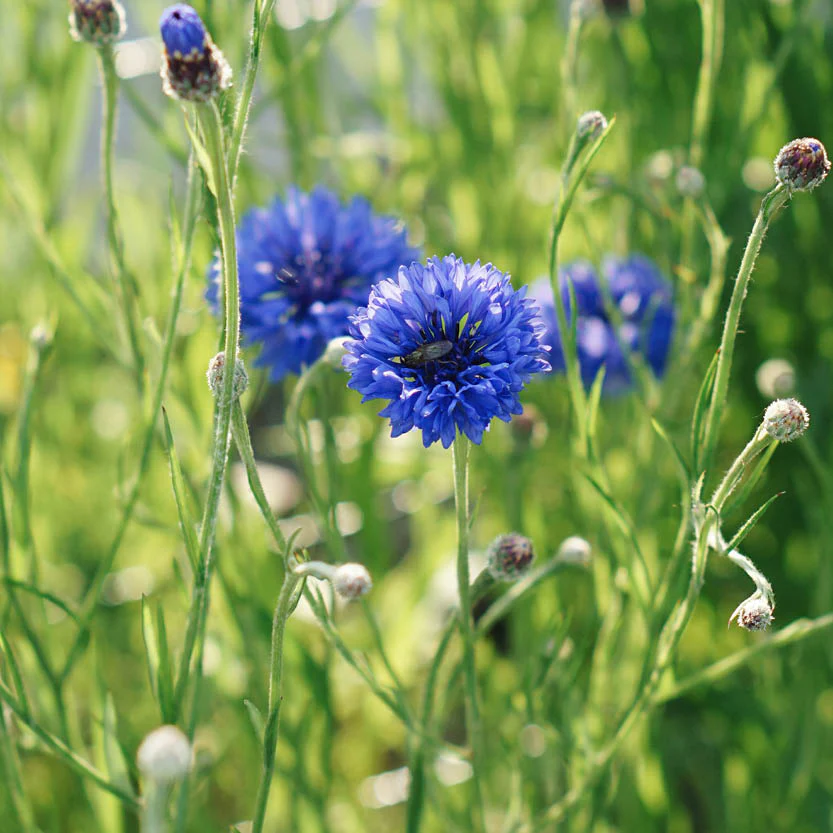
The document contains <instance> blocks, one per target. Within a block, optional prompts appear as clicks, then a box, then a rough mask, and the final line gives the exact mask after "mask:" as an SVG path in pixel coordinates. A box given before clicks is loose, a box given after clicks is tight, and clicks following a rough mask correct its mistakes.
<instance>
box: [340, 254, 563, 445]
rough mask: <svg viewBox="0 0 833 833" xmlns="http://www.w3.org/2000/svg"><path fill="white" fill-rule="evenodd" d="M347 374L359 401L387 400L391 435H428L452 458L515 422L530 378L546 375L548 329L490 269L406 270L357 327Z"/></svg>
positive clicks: (448, 261) (438, 262)
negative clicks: (460, 439)
mask: <svg viewBox="0 0 833 833" xmlns="http://www.w3.org/2000/svg"><path fill="white" fill-rule="evenodd" d="M350 335H351V336H352V337H353V339H354V340H353V341H349V342H347V345H346V346H347V355H346V356H345V357H344V367H345V368H346V369H347V370H348V371H349V373H350V381H349V382H348V383H347V385H348V387H350V388H352V389H353V390H357V391H359V393H361V394H362V396H363V398H362V401H363V402H366V401H367V400H369V399H387V400H388V402H389V404H388V405H386V406H385V407H384V408H383V409H382V411H381V412H380V415H381V416H383V417H388V418H389V419H390V421H391V429H392V430H391V435H392V436H394V437H398V436H399V435H400V434H404V433H405V432H406V431H410V430H411V429H412V428H418V429H420V430H421V431H422V442H423V444H424V445H425V446H426V447H428V446H429V445H431V444H432V443H435V442H437V440H440V441H441V442H442V444H443V446H444V447H445V448H448V447H449V446H450V445H451V443H452V442H453V441H454V437H455V436H456V433H457V430H458V429H459V431H460V432H461V433H462V434H465V435H466V436H467V437H468V438H469V439H470V440H471V441H472V442H474V443H480V442H481V440H482V439H483V432H484V431H486V430H487V429H488V427H489V423H490V422H491V421H492V418H493V417H498V418H499V419H502V420H503V421H504V422H508V421H509V420H510V419H511V417H512V414H518V413H520V412H521V404H520V400H519V399H518V394H519V393H520V391H521V389H522V388H523V386H524V385H525V384H526V382H528V381H529V379H530V378H531V376H532V374H533V373H540V372H543V371H546V370H548V369H549V363H548V362H547V359H546V355H547V349H548V348H547V347H546V345H545V343H544V341H543V336H544V324H543V322H542V321H541V318H540V317H539V309H538V305H537V304H536V303H535V302H534V301H532V300H531V299H529V298H527V297H526V288H523V289H521V290H517V291H516V290H514V289H513V288H512V284H511V282H510V279H509V276H508V275H507V274H505V273H503V272H501V271H499V270H498V269H496V268H495V267H494V266H492V264H491V263H487V264H485V265H483V264H481V263H480V261H477V262H476V263H474V264H469V263H464V262H463V260H462V259H461V258H458V257H455V256H454V255H449V256H447V257H444V258H438V257H434V258H431V259H430V260H428V262H427V263H426V264H425V265H423V264H420V263H413V264H411V265H410V266H408V267H404V266H403V267H402V268H400V270H399V274H398V276H397V277H396V278H389V279H387V280H384V281H381V282H380V283H378V284H377V285H376V286H374V287H373V289H372V290H371V293H370V299H369V300H368V303H367V307H366V308H363V309H360V310H359V311H358V312H357V313H356V314H355V315H354V316H352V317H351V319H350Z"/></svg>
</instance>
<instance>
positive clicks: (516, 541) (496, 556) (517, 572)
mask: <svg viewBox="0 0 833 833" xmlns="http://www.w3.org/2000/svg"><path fill="white" fill-rule="evenodd" d="M486 558H487V567H486V568H487V569H488V571H489V572H490V573H491V575H492V578H494V579H496V580H497V581H516V580H517V579H519V578H521V576H523V574H524V573H525V572H526V571H527V570H528V569H529V566H530V564H532V560H533V559H534V558H535V553H534V552H533V549H532V541H530V540H529V538H525V537H524V536H523V535H520V534H519V533H517V532H510V533H509V534H507V535H500V536H499V537H497V538H495V540H494V541H492V543H491V544H490V545H489V550H488V552H487V554H486Z"/></svg>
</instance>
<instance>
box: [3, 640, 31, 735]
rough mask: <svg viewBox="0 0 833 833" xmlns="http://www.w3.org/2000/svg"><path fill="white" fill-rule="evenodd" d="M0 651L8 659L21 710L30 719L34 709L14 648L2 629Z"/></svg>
mask: <svg viewBox="0 0 833 833" xmlns="http://www.w3.org/2000/svg"><path fill="white" fill-rule="evenodd" d="M0 649H2V653H3V656H4V657H5V658H6V663H7V665H8V666H9V672H10V673H11V675H12V680H13V681H14V688H15V693H16V694H17V699H18V702H19V703H20V708H21V710H22V712H23V714H24V717H25V718H26V719H28V718H29V717H30V715H31V714H32V709H31V707H30V705H29V699H28V697H27V696H26V687H25V686H24V685H23V676H22V675H21V673H20V666H19V665H18V664H17V659H16V658H15V655H14V653H13V651H12V646H11V645H10V644H9V642H8V640H7V639H6V636H5V634H4V633H3V630H2V629H0Z"/></svg>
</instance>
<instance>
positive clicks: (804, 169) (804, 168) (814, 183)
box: [775, 139, 830, 191]
mask: <svg viewBox="0 0 833 833" xmlns="http://www.w3.org/2000/svg"><path fill="white" fill-rule="evenodd" d="M829 171H830V162H829V161H828V159H827V151H825V149H824V145H823V144H822V143H821V142H820V141H819V140H818V139H793V141H791V142H790V143H789V144H786V145H784V147H782V148H781V150H779V151H778V156H776V157H775V176H776V178H777V179H778V181H779V182H780V183H781V184H782V185H784V186H786V187H787V188H788V189H789V190H790V191H812V189H813V188H816V187H818V186H819V185H821V184H822V182H824V179H825V177H826V176H827V174H828V173H829Z"/></svg>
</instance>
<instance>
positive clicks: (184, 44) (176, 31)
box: [159, 3, 209, 57]
mask: <svg viewBox="0 0 833 833" xmlns="http://www.w3.org/2000/svg"><path fill="white" fill-rule="evenodd" d="M159 31H160V32H161V33H162V42H163V43H164V44H165V49H166V50H167V51H168V54H169V55H173V56H175V57H187V56H188V55H191V53H192V52H194V51H195V50H196V52H197V53H198V54H199V55H202V54H203V52H204V51H205V48H206V46H207V45H208V43H209V38H208V33H207V32H206V30H205V26H204V25H203V22H202V20H200V16H199V15H198V14H197V13H196V12H195V11H194V9H192V8H191V7H190V6H188V5H187V4H185V3H177V4H176V5H175V6H169V7H168V8H167V9H165V11H163V12H162V17H161V18H160V19H159Z"/></svg>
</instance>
